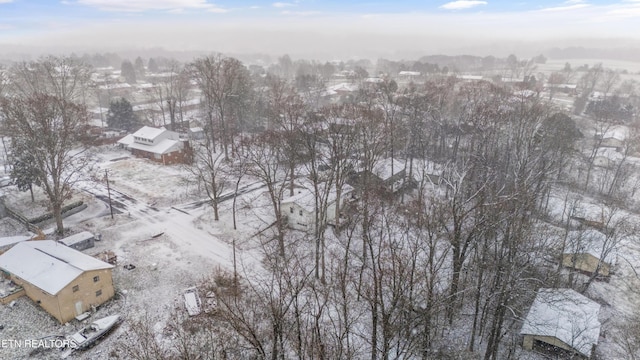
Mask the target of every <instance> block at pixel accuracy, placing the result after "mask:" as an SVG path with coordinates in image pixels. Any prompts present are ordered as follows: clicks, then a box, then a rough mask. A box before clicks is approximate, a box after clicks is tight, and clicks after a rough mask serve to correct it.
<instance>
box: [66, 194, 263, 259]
mask: <svg viewBox="0 0 640 360" xmlns="http://www.w3.org/2000/svg"><path fill="white" fill-rule="evenodd" d="M78 187H79V188H81V189H82V190H83V191H85V192H87V193H89V194H91V195H93V196H94V197H96V198H97V199H100V200H101V201H103V202H104V203H105V204H106V205H107V214H108V204H109V194H108V190H107V187H106V185H105V184H102V183H99V182H83V183H80V184H78ZM252 190H255V187H251V186H247V187H246V189H243V191H245V192H247V191H252ZM110 192H111V205H112V207H113V209H114V213H120V214H127V215H128V216H130V217H132V218H133V219H135V220H136V221H137V222H138V226H137V227H136V232H138V233H140V234H159V233H164V234H165V235H166V236H168V238H169V239H170V240H171V241H172V242H173V243H174V244H175V245H176V246H177V247H178V248H179V249H180V250H181V251H182V252H188V253H190V254H191V255H195V256H200V257H204V258H207V259H211V260H213V262H214V263H215V264H216V265H220V266H222V267H226V268H232V263H231V259H232V249H231V248H230V247H229V245H228V244H226V243H224V242H222V241H220V240H219V239H218V238H217V237H216V236H214V235H213V234H211V233H209V232H207V231H204V230H202V229H199V228H197V227H196V226H195V225H194V223H193V221H194V219H195V215H197V213H199V212H202V211H204V210H203V209H197V208H199V207H200V206H201V205H202V204H204V203H205V202H204V201H203V202H201V203H200V204H198V203H190V204H187V205H184V206H179V205H177V206H176V207H169V208H166V209H164V208H161V209H159V208H156V207H155V206H153V204H146V203H144V202H142V201H140V200H137V199H135V198H134V197H132V196H130V195H127V194H125V193H123V192H121V191H118V190H116V189H114V188H111V189H110ZM231 197H233V194H231ZM179 208H190V209H197V210H196V211H194V213H193V214H191V213H188V212H186V211H183V210H179Z"/></svg>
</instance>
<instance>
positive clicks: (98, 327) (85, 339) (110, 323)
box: [67, 315, 120, 350]
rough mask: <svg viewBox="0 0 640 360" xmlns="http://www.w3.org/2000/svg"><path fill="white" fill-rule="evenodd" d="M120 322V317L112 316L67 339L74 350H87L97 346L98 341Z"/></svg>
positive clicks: (99, 320) (86, 327) (93, 323)
mask: <svg viewBox="0 0 640 360" xmlns="http://www.w3.org/2000/svg"><path fill="white" fill-rule="evenodd" d="M119 322H120V315H111V316H107V317H105V318H102V319H98V320H96V321H94V322H92V323H91V324H89V325H88V326H85V327H84V328H82V329H81V330H80V331H78V332H76V333H75V334H72V335H69V336H68V337H67V338H68V340H69V342H70V343H71V347H72V348H74V349H76V350H77V349H87V348H89V347H91V346H92V345H94V344H95V342H96V340H98V339H100V338H101V337H103V336H105V335H106V334H108V333H109V331H110V330H111V329H113V327H114V326H115V325H116V324H118V323H119Z"/></svg>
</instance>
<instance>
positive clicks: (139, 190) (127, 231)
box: [0, 147, 259, 359]
mask: <svg viewBox="0 0 640 360" xmlns="http://www.w3.org/2000/svg"><path fill="white" fill-rule="evenodd" d="M102 150H103V151H101V152H100V153H98V154H96V159H98V166H99V169H98V168H97V169H95V171H96V173H104V169H108V171H109V181H110V185H111V187H112V190H115V191H117V192H118V193H117V194H113V193H112V197H113V198H114V199H115V198H117V197H118V196H121V197H122V194H126V195H127V197H126V198H124V199H122V198H121V200H122V201H123V202H126V203H125V204H124V205H125V206H126V207H127V211H126V212H125V211H120V212H118V213H116V215H115V216H114V218H113V219H111V217H110V212H109V209H108V206H107V205H106V203H105V202H103V201H100V200H97V199H95V198H93V197H92V196H89V195H88V194H87V193H85V192H80V193H79V194H78V197H79V198H81V199H82V200H83V201H84V202H85V203H87V205H88V208H87V209H85V210H84V211H82V212H80V213H78V214H74V215H71V216H70V217H68V218H66V219H65V221H64V222H65V226H66V229H67V231H69V233H76V232H79V231H83V230H88V231H91V232H93V233H100V234H102V240H101V241H96V243H95V244H96V246H95V247H94V248H90V249H87V250H85V251H84V252H85V253H87V254H89V255H93V254H96V253H99V252H101V251H103V250H109V251H113V252H114V253H115V254H116V255H117V257H118V263H117V266H116V267H115V269H114V271H113V277H114V286H115V287H116V292H117V296H116V299H114V300H112V301H110V302H108V303H106V304H105V305H104V306H102V307H101V308H100V309H98V311H97V312H96V313H95V314H93V315H92V317H91V318H89V319H88V320H85V322H87V321H91V320H92V319H97V318H101V317H103V316H107V315H110V314H113V313H120V314H122V315H124V319H125V320H124V322H123V323H122V324H121V325H120V326H119V327H118V328H117V329H115V331H114V332H113V333H112V334H111V335H110V336H108V337H107V338H106V339H104V340H103V341H102V342H101V343H100V344H99V345H97V346H95V347H94V348H92V349H90V350H88V351H85V352H77V353H75V354H73V355H72V358H78V359H107V358H113V357H114V356H117V354H118V353H119V352H120V350H118V349H117V347H116V343H119V342H122V341H124V342H126V339H124V338H123V337H124V336H125V334H126V332H127V329H128V326H129V325H128V324H129V323H130V322H131V321H133V320H136V319H140V318H142V317H145V316H147V315H150V316H152V317H153V319H155V320H154V321H156V323H155V325H154V328H155V329H157V330H158V334H162V329H164V328H165V326H166V325H167V324H166V321H167V320H168V318H169V316H170V315H171V314H172V313H173V312H174V311H178V312H179V313H181V312H183V311H184V305H183V304H184V303H183V297H182V294H183V291H184V289H186V288H189V287H192V286H194V285H199V284H200V283H202V281H204V280H205V279H208V278H211V277H213V276H214V275H215V274H216V272H217V271H218V270H219V269H220V268H223V269H227V270H230V269H232V250H231V249H232V248H231V245H230V244H231V243H232V242H233V238H234V237H235V238H236V241H237V244H236V245H237V247H238V252H237V253H238V256H239V257H242V256H243V254H245V255H246V256H245V257H246V258H247V260H246V261H245V262H246V263H251V262H252V260H251V253H250V251H249V252H246V251H245V252H243V251H242V248H243V247H244V248H248V247H249V243H248V242H246V241H243V239H248V238H250V237H251V235H252V233H254V232H255V231H256V228H257V226H255V225H252V224H247V223H243V222H242V219H246V218H247V216H246V215H247V214H246V212H247V211H249V207H248V206H246V205H247V203H248V202H254V201H255V200H256V199H255V198H256V197H257V198H259V196H256V194H254V193H248V194H247V195H243V196H240V197H238V203H237V208H238V219H239V221H238V230H233V225H232V220H231V210H230V208H231V204H232V201H231V200H230V201H226V202H224V203H222V204H221V211H220V217H221V219H220V221H218V222H215V221H213V220H212V216H213V215H212V211H211V207H210V206H209V205H206V204H204V205H200V206H195V205H194V204H193V202H194V201H196V200H201V199H202V198H201V197H199V196H198V194H196V193H195V192H194V191H193V190H194V189H192V188H189V187H186V186H185V184H184V181H183V174H184V171H183V169H182V168H181V167H180V166H163V165H159V164H154V163H151V162H149V161H147V160H141V159H135V158H128V153H126V152H125V151H123V150H119V149H116V148H112V147H107V148H103V149H102ZM112 159H120V160H117V161H111V160H112ZM79 185H80V187H82V188H84V189H85V190H89V191H91V192H93V193H99V194H102V193H104V195H106V188H104V189H103V188H102V187H101V186H100V185H99V184H94V183H82V184H79ZM6 190H7V192H8V193H9V197H10V198H11V201H15V203H16V204H21V208H22V207H27V208H29V207H30V204H33V207H34V208H38V207H40V209H39V210H38V211H44V210H43V209H41V207H42V204H44V203H45V202H44V195H43V194H42V193H41V192H36V196H37V199H36V202H35V203H31V200H30V198H29V193H28V192H25V193H18V192H17V191H16V189H14V188H6ZM232 190H233V189H230V190H229V191H232ZM34 211H35V210H34ZM49 226H51V227H53V226H54V225H49ZM44 230H45V233H50V232H51V231H50V230H49V231H48V228H47V227H46V226H45V227H44ZM0 231H1V232H2V233H0V235H1V236H12V235H17V234H24V233H26V231H25V229H23V228H21V225H20V224H19V223H17V222H16V221H13V220H11V219H7V218H5V219H3V222H2V228H1V229H0ZM158 234H162V235H160V236H158ZM49 238H51V235H49ZM129 264H132V265H134V266H135V269H133V270H127V269H125V268H124V265H129ZM185 314H186V313H185ZM0 325H3V326H4V328H3V329H2V330H0V335H1V337H2V338H3V339H16V340H17V339H32V338H36V339H37V338H42V337H46V336H50V335H68V334H71V333H73V332H75V331H76V329H77V328H80V327H82V326H84V324H80V323H79V322H77V321H76V320H74V321H73V322H72V323H71V324H67V325H60V324H58V323H57V322H56V321H55V319H53V318H52V317H51V316H50V315H48V314H47V313H46V312H44V311H43V310H42V309H39V307H38V306H37V305H35V304H33V303H32V301H31V300H30V299H28V298H27V297H22V298H20V299H18V300H17V301H16V304H15V306H13V307H9V306H1V305H0ZM29 352H30V349H15V348H14V349H6V348H1V349H0V358H2V359H14V358H32V357H31V356H30V355H29ZM59 355H60V354H59V353H58V352H56V351H52V350H49V351H44V352H42V353H40V354H38V355H37V357H38V358H59ZM120 358H126V357H123V355H120Z"/></svg>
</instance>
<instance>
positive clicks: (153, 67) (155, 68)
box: [147, 58, 160, 73]
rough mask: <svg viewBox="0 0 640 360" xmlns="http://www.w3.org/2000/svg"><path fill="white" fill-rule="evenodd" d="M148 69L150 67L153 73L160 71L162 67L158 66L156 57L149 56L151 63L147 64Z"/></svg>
mask: <svg viewBox="0 0 640 360" xmlns="http://www.w3.org/2000/svg"><path fill="white" fill-rule="evenodd" d="M147 69H149V71H151V72H152V73H157V72H159V71H160V69H159V68H158V63H157V62H156V60H155V59H154V58H149V63H148V64H147Z"/></svg>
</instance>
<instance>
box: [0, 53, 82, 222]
mask: <svg viewBox="0 0 640 360" xmlns="http://www.w3.org/2000/svg"><path fill="white" fill-rule="evenodd" d="M87 74H88V73H87V72H86V67H85V66H84V65H82V64H78V63H76V62H75V61H73V60H71V59H67V58H45V59H43V60H40V61H38V62H34V63H30V64H27V63H22V64H19V65H16V67H15V68H13V69H12V75H13V77H12V79H11V81H12V82H11V85H12V90H13V94H14V96H13V97H11V98H7V99H4V100H3V102H2V108H1V111H2V114H3V117H4V118H5V124H4V126H5V131H6V133H8V134H11V136H12V137H14V138H15V139H19V142H22V143H23V144H28V146H27V148H29V149H32V150H33V153H32V156H33V161H34V163H35V165H36V168H37V169H40V171H39V172H37V174H36V175H37V179H38V182H39V183H40V184H41V187H42V188H43V189H44V191H45V193H46V194H47V197H48V198H49V202H50V206H51V210H52V212H53V217H54V219H55V221H56V227H57V231H58V233H60V234H62V233H63V231H64V225H63V222H62V206H63V204H64V201H65V200H66V199H68V198H69V197H70V196H71V192H72V186H73V184H74V183H75V182H76V181H77V180H78V179H79V177H80V176H81V171H82V170H83V169H84V168H85V167H86V166H88V164H89V161H88V158H87V157H86V156H85V148H84V146H83V145H82V144H81V142H80V140H81V136H82V127H83V126H84V125H85V124H86V122H87V120H88V114H87V111H86V108H85V106H84V105H79V104H78V103H77V101H80V100H81V99H82V95H83V92H84V85H85V83H86V80H87Z"/></svg>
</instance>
